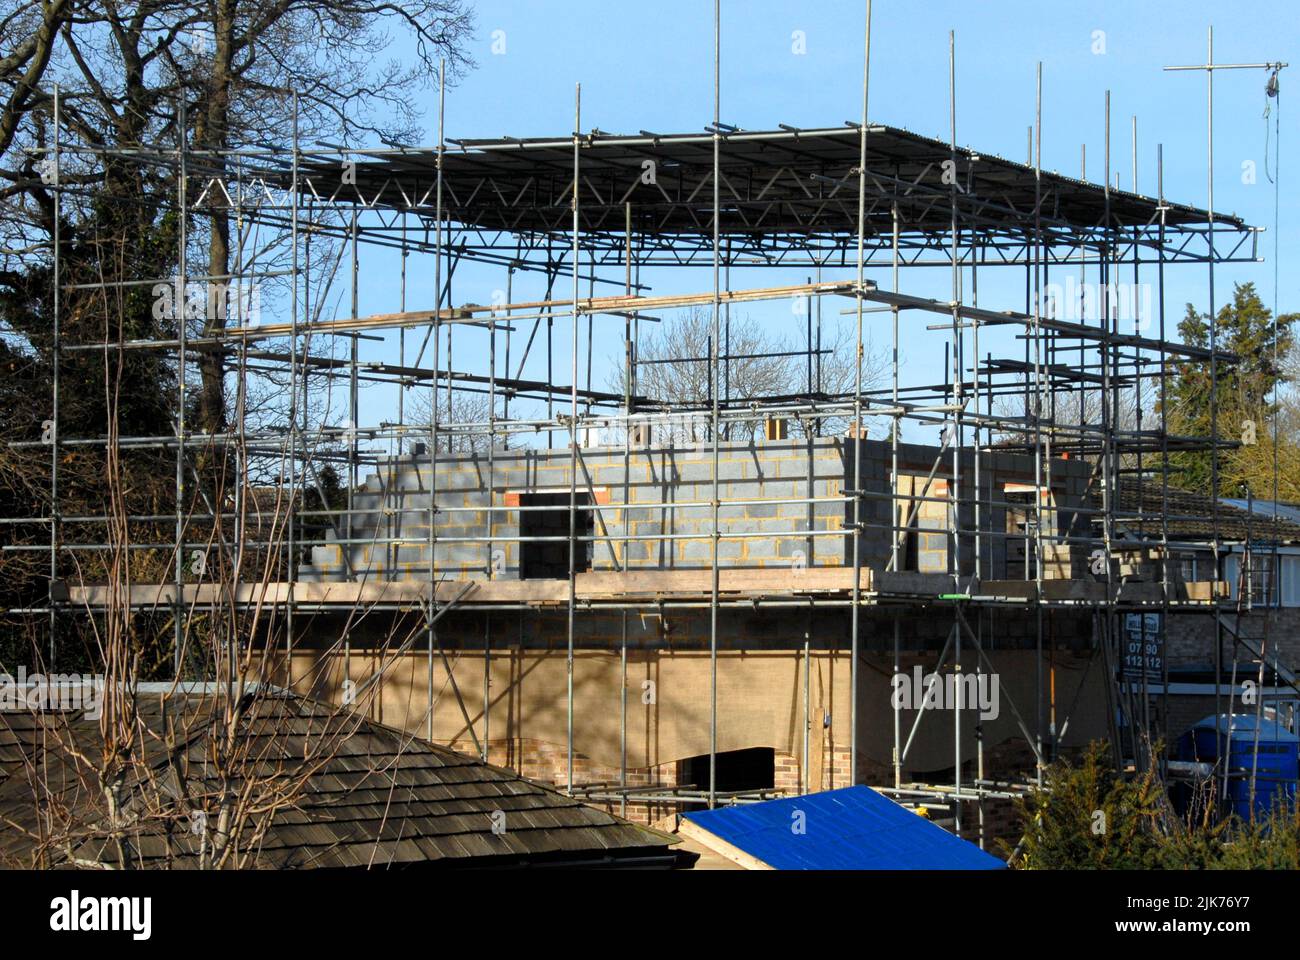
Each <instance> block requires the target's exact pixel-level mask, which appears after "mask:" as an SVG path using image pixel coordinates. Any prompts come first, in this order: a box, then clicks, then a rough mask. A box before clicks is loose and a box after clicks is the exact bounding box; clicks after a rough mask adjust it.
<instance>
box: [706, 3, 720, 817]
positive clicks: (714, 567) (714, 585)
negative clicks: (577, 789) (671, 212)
mask: <svg viewBox="0 0 1300 960" xmlns="http://www.w3.org/2000/svg"><path fill="white" fill-rule="evenodd" d="M721 123H722V0H713V335H712V337H710V342H709V386H710V390H709V393H710V397H709V400H710V415H709V440H710V443H711V444H712V453H713V471H712V473H713V489H712V492H711V494H710V496H709V499H710V501H711V510H710V514H711V517H712V526H711V530H710V534H711V535H710V537H709V543H710V551H709V554H710V556H709V559H710V563H709V569H710V577H709V808H710V809H712V808H713V807H714V806H715V804H716V803H717V789H718V459H719V457H718V391H719V387H720V383H719V378H718V346H719V334H720V333H721V328H722V324H721V314H722V310H721V292H720V291H721V288H720V287H719V283H720V282H721V279H722V277H721V272H720V265H719V260H720V246H719V243H718V238H719V226H720V225H719V222H718V220H719V217H720V216H721V206H722V194H721V191H720V184H719V179H720V177H721V173H722V170H721V168H722V128H721V126H719V125H720V124H721Z"/></svg>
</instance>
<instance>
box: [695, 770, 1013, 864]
mask: <svg viewBox="0 0 1300 960" xmlns="http://www.w3.org/2000/svg"><path fill="white" fill-rule="evenodd" d="M800 814H802V816H800ZM685 818H686V819H687V820H688V821H690V822H691V823H693V824H695V825H696V826H697V827H700V828H702V829H704V830H706V831H708V832H709V833H711V834H712V835H713V836H715V837H717V838H718V839H720V840H723V841H725V842H726V843H728V844H730V845H731V846H733V847H736V848H738V849H740V850H743V851H744V852H745V853H747V854H749V855H750V856H752V857H755V858H756V859H758V860H761V861H762V862H763V863H765V864H767V865H768V866H770V867H774V868H775V869H777V870H997V869H1000V868H1002V867H1004V866H1005V864H1003V862H1002V861H1001V860H999V859H998V858H997V857H995V856H993V855H991V854H988V853H985V852H984V851H983V850H981V849H980V848H979V847H977V846H975V844H973V843H968V842H967V841H965V840H962V839H961V838H959V837H955V836H953V835H952V834H951V833H949V832H948V831H946V830H944V829H943V828H942V827H939V826H937V825H935V824H933V823H931V822H930V821H929V820H926V819H925V818H924V817H921V816H919V815H917V814H915V813H913V812H912V811H911V810H908V809H907V808H905V807H901V806H899V805H898V804H896V803H894V801H892V800H890V799H889V798H888V797H884V796H882V795H880V794H879V793H877V792H876V791H875V790H872V789H871V788H870V787H861V786H859V787H844V788H843V789H840V790H828V791H826V792H825V793H810V794H807V795H806V796H802V797H789V798H786V799H782V800H767V801H764V802H762V803H751V804H744V805H740V806H733V807H720V808H718V809H716V810H701V811H695V812H692V813H688V814H686V815H685ZM800 827H802V832H799V828H800Z"/></svg>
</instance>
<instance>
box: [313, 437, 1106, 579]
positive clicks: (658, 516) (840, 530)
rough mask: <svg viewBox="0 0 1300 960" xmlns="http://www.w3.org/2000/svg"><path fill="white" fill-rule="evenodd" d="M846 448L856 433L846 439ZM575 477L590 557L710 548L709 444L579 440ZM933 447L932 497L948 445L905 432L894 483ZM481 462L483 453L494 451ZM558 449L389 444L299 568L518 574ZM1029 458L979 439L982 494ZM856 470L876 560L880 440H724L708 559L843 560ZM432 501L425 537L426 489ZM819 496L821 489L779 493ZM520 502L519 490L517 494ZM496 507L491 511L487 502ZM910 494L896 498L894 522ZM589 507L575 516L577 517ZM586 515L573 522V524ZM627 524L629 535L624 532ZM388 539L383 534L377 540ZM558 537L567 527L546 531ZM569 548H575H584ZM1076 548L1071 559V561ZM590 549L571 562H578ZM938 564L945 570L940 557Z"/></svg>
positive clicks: (929, 511) (966, 539) (908, 477)
mask: <svg viewBox="0 0 1300 960" xmlns="http://www.w3.org/2000/svg"><path fill="white" fill-rule="evenodd" d="M855 448H860V452H859V449H855ZM578 454H579V456H578V467H577V489H578V493H579V495H580V502H583V500H582V498H584V495H585V498H586V499H587V500H589V501H590V502H591V503H593V504H594V505H595V507H597V508H598V509H596V510H594V511H592V512H591V515H592V520H593V522H592V532H593V533H594V534H595V535H596V536H607V537H610V538H613V539H611V540H607V541H598V542H594V543H591V544H590V545H589V546H587V547H586V552H587V556H588V557H589V566H590V569H592V570H595V571H610V570H624V569H626V570H637V569H653V570H692V569H696V570H698V569H707V568H708V567H709V565H710V557H711V553H712V547H711V543H710V534H711V530H712V507H711V506H710V501H711V499H712V496H713V461H712V451H711V448H710V446H709V445H708V444H707V443H705V444H700V445H696V446H693V447H675V448H674V447H650V448H643V449H639V450H634V451H632V452H631V454H630V455H628V456H626V457H625V455H624V452H623V450H622V449H621V447H585V448H581V449H580V450H579V451H578ZM936 457H939V458H940V463H939V467H938V469H937V471H936V474H935V480H934V483H933V484H932V485H931V487H930V489H929V491H928V493H927V494H926V496H928V497H942V496H946V495H947V492H948V484H949V483H951V478H952V457H951V453H950V452H944V453H942V455H941V454H940V451H939V449H938V448H936V447H929V446H923V445H918V444H900V445H899V452H898V472H899V475H900V478H902V479H901V480H900V483H899V489H900V491H902V492H904V493H906V492H907V491H908V490H914V491H915V493H916V494H917V495H920V493H921V491H922V489H923V488H924V483H925V477H926V476H927V475H928V473H929V471H930V470H931V468H932V467H933V466H934V463H935V459H936ZM489 461H490V462H489ZM571 462H572V460H571V453H570V451H569V450H568V449H532V448H522V449H509V450H506V449H497V450H494V451H493V453H492V455H491V457H490V458H489V456H488V454H487V452H486V451H484V452H476V453H471V454H465V453H456V454H446V453H440V454H439V456H438V457H437V459H436V462H435V461H434V460H433V458H431V457H429V456H428V455H427V454H421V455H413V456H402V457H396V458H392V459H389V460H385V461H383V462H381V464H380V465H379V468H378V469H377V471H376V472H375V473H373V474H371V475H370V476H368V477H367V478H366V480H365V482H364V484H362V486H361V488H360V489H359V490H356V491H354V492H353V494H352V506H351V510H350V511H348V512H345V513H344V514H343V515H342V516H340V517H339V518H337V521H336V526H335V530H334V531H333V532H331V534H330V535H329V538H328V539H329V542H327V543H326V544H324V545H318V546H315V547H313V548H312V549H311V556H310V562H309V563H306V564H304V565H303V566H302V568H301V569H300V579H302V580H305V581H318V580H326V581H330V580H390V579H421V580H422V579H427V578H428V577H429V575H430V557H431V554H432V558H433V574H434V576H435V577H451V578H479V577H491V578H494V579H516V578H518V577H519V575H520V560H521V550H520V543H519V541H518V539H517V538H518V537H519V535H520V522H521V516H522V514H523V511H521V510H520V509H518V508H519V507H520V506H521V501H520V497H521V495H527V494H530V493H552V494H560V495H563V496H564V497H567V495H568V493H569V488H570V475H571ZM959 462H960V464H961V470H960V483H961V485H962V494H963V498H965V497H966V494H967V492H969V491H972V490H973V489H974V483H975V472H976V471H975V469H974V467H975V461H974V455H973V452H971V451H964V452H963V454H962V456H961V458H960V461H959ZM1054 463H1058V464H1060V465H1061V466H1060V467H1058V468H1057V469H1056V474H1057V476H1056V478H1055V481H1056V482H1055V483H1054V486H1055V487H1057V488H1059V489H1058V493H1057V497H1058V502H1068V501H1070V498H1071V496H1075V497H1076V501H1075V502H1077V494H1076V493H1075V491H1076V490H1077V493H1081V492H1082V487H1083V480H1082V479H1081V478H1080V476H1076V475H1077V474H1081V473H1086V471H1085V470H1084V469H1083V465H1082V464H1078V463H1077V462H1070V461H1064V460H1062V461H1054ZM1033 469H1034V463H1033V458H1032V457H1027V456H1023V455H1014V454H1005V453H998V452H991V451H986V452H985V454H984V455H983V456H982V458H981V470H980V474H981V475H980V485H979V498H980V499H981V500H989V499H998V497H999V494H1000V491H1001V482H1002V481H1003V480H1012V481H1014V480H1022V481H1023V480H1026V479H1029V478H1031V477H1032V476H1033ZM858 470H860V476H861V485H862V490H863V491H864V496H863V497H862V498H861V500H860V506H859V510H860V519H861V521H862V524H863V528H862V536H861V537H860V541H859V542H860V549H861V557H862V562H863V564H864V565H865V566H869V567H871V568H873V569H876V570H883V569H884V568H885V565H886V564H887V562H888V560H889V557H890V553H891V546H892V543H893V540H894V531H893V530H892V529H891V528H892V527H893V526H894V525H895V523H896V521H895V518H894V501H893V500H892V499H891V497H892V493H891V491H892V489H893V482H892V479H891V478H892V474H893V463H892V454H891V450H890V445H889V443H888V442H885V441H881V440H863V441H855V440H852V439H846V438H840V437H821V438H815V439H812V440H808V439H797V440H779V441H762V440H759V441H753V442H726V443H722V444H720V447H719V460H718V468H717V472H718V493H719V500H720V502H721V505H720V507H719V511H718V526H719V532H720V534H721V539H720V541H719V544H718V556H719V563H720V565H722V566H726V567H746V568H762V567H789V566H791V565H794V564H799V563H801V564H804V565H806V566H808V567H826V566H843V565H846V564H851V563H852V553H851V544H852V540H851V537H850V536H849V535H848V534H847V531H850V530H851V529H852V523H853V518H854V510H853V504H852V502H847V501H842V500H841V501H838V502H837V499H836V498H841V497H843V496H844V495H845V492H846V490H851V489H852V488H853V483H854V480H855V478H856V476H857V475H858V474H857V471H858ZM431 491H436V493H435V494H433V501H434V503H435V504H436V515H435V516H434V517H433V520H434V524H433V531H434V533H435V535H436V542H435V543H434V544H433V545H432V548H431V544H430V519H431V517H430V497H431ZM797 500H825V501H827V502H820V503H798V502H790V501H797ZM524 505H526V502H525V504H524ZM492 507H495V508H497V509H496V510H495V511H492V510H490V509H489V508H492ZM924 507H925V509H924V511H923V514H922V518H921V521H922V524H923V525H925V526H929V527H937V528H940V529H939V530H938V531H936V532H934V533H930V534H921V536H922V537H923V538H924V539H925V541H926V542H925V543H924V547H923V551H922V552H923V553H924V554H925V555H926V557H927V560H928V562H929V564H930V566H932V567H939V568H946V565H947V560H946V556H947V553H946V551H947V550H949V549H951V547H952V545H953V540H954V538H953V537H952V536H951V535H950V534H949V533H948V532H947V531H946V529H943V528H946V526H947V522H946V521H947V516H948V513H949V510H948V508H947V507H946V506H945V505H943V504H939V503H931V504H925V505H924ZM904 509H905V504H903V503H900V504H899V520H900V521H901V519H902V515H903V512H904ZM980 515H981V519H982V523H981V524H980V526H981V527H982V528H983V529H998V527H997V526H996V523H997V522H998V519H999V518H998V516H997V509H996V508H992V509H990V508H987V507H984V508H981V510H980ZM583 519H584V520H585V515H584V517H583ZM958 519H959V522H960V526H961V527H962V528H963V529H966V530H971V529H973V528H974V526H975V519H976V514H975V508H974V507H973V506H972V505H970V504H963V505H962V507H961V509H960V515H959V518H958ZM581 526H582V524H580V527H581ZM622 538H628V539H622ZM389 539H392V540H396V541H397V542H395V543H385V542H383V541H385V540H389ZM957 539H958V541H959V544H958V545H959V547H960V551H961V556H962V564H961V565H962V570H963V572H966V573H970V572H973V570H974V548H975V538H974V536H973V535H971V534H964V535H961V536H960V537H959V538H957ZM557 546H558V547H560V548H561V549H563V550H565V551H566V556H567V549H568V548H567V542H564V541H557ZM980 550H981V554H982V556H983V558H984V570H985V571H986V572H985V576H986V577H988V578H996V577H997V576H999V575H1001V574H1000V569H999V567H998V561H999V557H1002V556H1004V555H1005V547H1004V541H1003V540H1002V539H1000V538H996V537H984V538H981V542H980ZM580 559H582V558H581V557H580ZM1081 562H1082V561H1081ZM586 565H587V563H585V562H584V563H580V566H586ZM935 572H943V570H942V569H938V570H936V571H935Z"/></svg>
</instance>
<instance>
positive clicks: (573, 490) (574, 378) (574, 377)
mask: <svg viewBox="0 0 1300 960" xmlns="http://www.w3.org/2000/svg"><path fill="white" fill-rule="evenodd" d="M581 131H582V84H580V83H579V84H577V85H575V87H574V94H573V197H572V206H573V251H572V257H573V317H572V320H573V330H572V335H571V337H570V341H571V349H570V357H569V376H570V378H571V379H570V380H569V605H568V625H567V626H568V630H567V633H568V657H567V667H568V669H567V671H566V673H567V692H566V699H567V714H568V774H567V783H568V790H569V793H573V618H574V608H575V607H576V606H577V599H578V568H577V561H578V541H577V536H578V281H579V268H580V262H579V256H580V251H579V248H578V244H579V228H580V224H579V221H578V215H579V208H578V184H579V173H580V168H579V162H580V161H579V152H580V150H581V147H582V141H581V137H582V133H581Z"/></svg>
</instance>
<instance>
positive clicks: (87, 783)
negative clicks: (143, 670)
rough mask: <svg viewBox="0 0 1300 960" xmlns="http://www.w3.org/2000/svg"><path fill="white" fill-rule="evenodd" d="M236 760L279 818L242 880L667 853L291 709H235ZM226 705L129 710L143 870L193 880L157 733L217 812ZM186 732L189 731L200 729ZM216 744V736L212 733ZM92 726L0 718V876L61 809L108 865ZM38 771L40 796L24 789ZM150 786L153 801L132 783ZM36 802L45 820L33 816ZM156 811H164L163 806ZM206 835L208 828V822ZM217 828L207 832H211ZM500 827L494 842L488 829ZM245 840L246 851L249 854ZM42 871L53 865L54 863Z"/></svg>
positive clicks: (258, 700)
mask: <svg viewBox="0 0 1300 960" xmlns="http://www.w3.org/2000/svg"><path fill="white" fill-rule="evenodd" d="M245 702H246V704H247V706H248V711H249V712H248V715H247V717H246V718H245V719H244V720H243V721H242V723H241V728H240V737H241V739H240V741H239V743H240V747H241V750H240V755H241V760H240V762H239V763H237V764H236V765H235V766H234V775H233V779H232V783H231V788H232V789H233V790H236V791H238V790H239V789H240V788H241V787H245V786H247V785H249V784H250V783H253V784H257V786H256V787H255V788H254V789H253V791H252V793H251V794H250V796H252V797H253V798H255V799H256V800H257V801H259V802H260V803H261V804H262V805H263V806H267V805H269V801H270V800H271V797H272V794H273V792H274V791H281V792H283V793H284V796H285V800H284V802H283V803H282V805H280V806H279V808H278V809H276V810H275V811H274V813H255V814H253V815H252V816H251V817H250V819H249V821H248V826H246V828H245V830H244V837H243V840H242V843H243V844H246V845H248V846H251V847H254V849H253V851H252V853H251V855H250V858H249V861H248V863H247V864H246V865H247V866H254V867H260V868H305V867H376V868H385V867H390V866H407V865H412V864H417V863H429V862H438V863H440V864H441V865H444V866H456V865H473V866H485V865H494V864H498V863H500V864H503V865H512V864H518V863H521V862H522V863H535V862H551V861H556V860H559V861H562V862H596V863H616V862H618V861H620V860H625V859H627V858H649V859H650V860H651V861H657V862H661V863H662V865H669V864H670V863H671V860H672V858H673V856H674V855H673V854H672V852H671V851H669V850H668V845H669V844H670V843H673V842H675V838H673V837H671V836H669V835H667V834H663V833H660V832H659V831H655V830H650V829H647V828H644V827H640V826H636V825H634V824H631V823H628V822H627V821H624V820H620V819H619V818H617V817H614V816H612V815H610V814H608V813H605V812H604V811H602V810H598V809H596V808H594V807H590V806H587V805H585V804H583V803H580V802H579V801H577V800H575V799H573V798H571V797H567V796H565V795H563V794H561V793H559V792H557V791H556V790H554V789H552V788H550V787H547V786H544V785H542V784H539V783H536V782H533V781H531V780H526V779H524V778H522V777H520V776H518V775H517V774H515V773H514V772H512V771H510V770H507V769H504V768H501V767H496V766H492V765H491V764H487V763H483V762H481V761H480V760H478V759H477V758H474V757H468V756H464V755H462V754H459V753H456V752H454V751H451V750H448V749H445V748H443V747H439V746H436V745H431V744H429V743H425V742H421V741H419V740H417V739H414V738H412V737H411V736H409V735H408V734H405V733H403V732H401V731H399V730H396V729H393V728H391V727H387V726H384V725H382V724H379V723H375V722H373V721H370V720H367V719H364V718H361V717H358V716H357V715H355V714H351V713H347V712H340V711H338V710H337V709H335V708H332V707H330V706H327V705H325V704H321V703H318V702H316V701H312V700H308V699H303V698H300V697H293V696H266V695H263V696H258V697H250V698H247V699H246V701H245ZM223 705H224V700H222V699H220V698H217V697H213V696H211V695H206V696H196V695H194V694H188V695H179V696H173V697H171V698H170V699H169V700H168V701H167V702H166V704H165V705H164V701H163V699H162V697H161V696H159V695H152V696H147V697H142V698H141V699H140V701H139V708H138V712H139V715H140V742H141V744H142V745H143V749H142V750H141V751H140V752H141V753H142V754H143V756H144V757H145V760H144V762H142V763H141V764H138V765H136V766H135V767H133V768H132V769H133V776H132V779H131V780H130V781H129V783H128V788H127V789H126V790H125V795H126V796H127V797H128V798H130V799H128V801H127V803H126V806H127V808H128V810H129V813H130V815H131V816H132V817H133V818H134V819H135V820H136V822H134V823H133V824H131V826H129V827H128V828H126V834H127V836H128V838H129V841H130V847H131V848H132V849H134V850H135V851H136V853H135V856H138V857H139V858H140V860H141V861H142V864H143V865H144V866H164V865H171V866H174V867H182V868H184V867H192V866H196V865H197V855H198V849H199V842H200V839H201V835H202V830H199V831H198V832H192V831H191V830H190V829H189V824H190V823H191V822H192V820H191V819H190V818H189V816H188V810H189V809H190V808H189V807H187V806H183V805H181V804H178V803H176V802H175V801H174V800H173V798H174V797H176V796H178V795H179V793H180V791H179V790H177V789H176V786H175V785H176V783H177V781H178V779H179V778H178V776H176V775H172V774H170V773H169V764H168V763H167V761H166V753H167V750H166V731H167V730H168V729H169V728H170V729H172V730H173V731H180V733H178V734H176V735H175V739H177V740H179V741H180V742H179V744H176V745H175V748H174V756H175V761H174V764H172V765H171V766H174V768H175V769H176V770H178V771H183V775H184V780H185V792H186V794H188V795H189V796H190V797H193V798H196V800H197V801H198V805H199V806H201V807H205V808H206V809H208V810H213V809H214V807H215V798H216V795H217V785H218V779H217V775H216V772H215V770H214V767H213V756H214V752H213V750H212V749H211V748H212V746H213V744H212V743H211V741H210V739H209V737H210V729H211V728H213V724H212V723H211V720H212V719H213V718H214V717H220V716H221V712H222V711H221V707H222V706H223ZM196 721H197V722H196ZM218 729H219V727H218ZM102 744H103V741H102V738H101V737H100V733H99V724H98V722H97V721H93V720H86V719H83V718H78V717H74V716H72V715H68V714H57V713H39V714H38V713H32V712H21V713H17V712H8V713H0V822H2V823H4V824H5V829H3V830H0V863H5V862H7V863H8V864H11V865H12V864H15V863H17V864H21V863H23V862H29V861H30V860H31V858H32V856H33V854H34V853H35V852H36V851H37V849H38V841H37V840H36V839H35V838H34V837H33V836H32V834H36V833H39V832H40V829H41V826H42V825H41V823H40V822H39V819H38V816H37V813H38V809H39V810H41V811H47V810H50V809H56V810H57V809H66V810H67V811H69V815H68V816H66V817H65V822H72V823H75V824H76V825H77V828H78V830H79V831H80V833H79V835H78V836H77V837H75V838H74V840H73V842H72V844H71V848H72V852H73V856H74V857H75V858H76V859H77V860H80V861H94V862H101V863H105V864H110V865H113V864H116V863H117V861H118V860H119V859H120V858H119V855H118V853H117V850H116V845H115V844H114V843H111V842H110V841H109V838H108V836H107V834H106V831H104V830H103V829H99V828H96V827H95V826H93V821H96V820H101V819H102V818H103V817H104V812H105V811H104V804H103V803H102V802H100V800H99V795H100V791H99V788H98V781H97V772H96V771H95V770H94V769H91V768H90V766H89V765H87V764H86V763H84V762H78V761H77V760H76V759H75V758H74V754H73V750H72V747H73V746H74V745H75V747H76V749H77V750H79V751H81V753H82V754H83V755H85V756H88V757H93V758H98V756H99V750H100V749H101V748H102ZM37 770H40V771H41V772H42V773H43V776H44V782H45V783H46V784H47V785H48V786H47V787H46V788H45V789H44V790H40V791H38V788H37V787H36V786H35V784H36V783H37V780H38V778H37V777H36V771H37ZM148 777H155V778H157V781H156V785H155V787H154V788H152V789H146V788H143V787H142V786H141V781H142V780H144V779H146V778H148ZM37 792H40V793H41V794H42V796H41V801H42V802H41V805H40V806H39V807H38V806H37V804H36V803H34V799H35V797H36V795H37ZM159 801H161V803H160V802H159ZM210 816H212V818H213V821H215V814H210ZM213 825H214V826H215V823H213ZM494 828H495V829H494ZM254 841H256V842H255V843H254ZM51 853H52V854H53V858H52V859H53V861H54V862H55V863H57V862H58V861H59V860H60V859H62V857H61V851H60V850H57V849H56V850H52V851H51Z"/></svg>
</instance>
